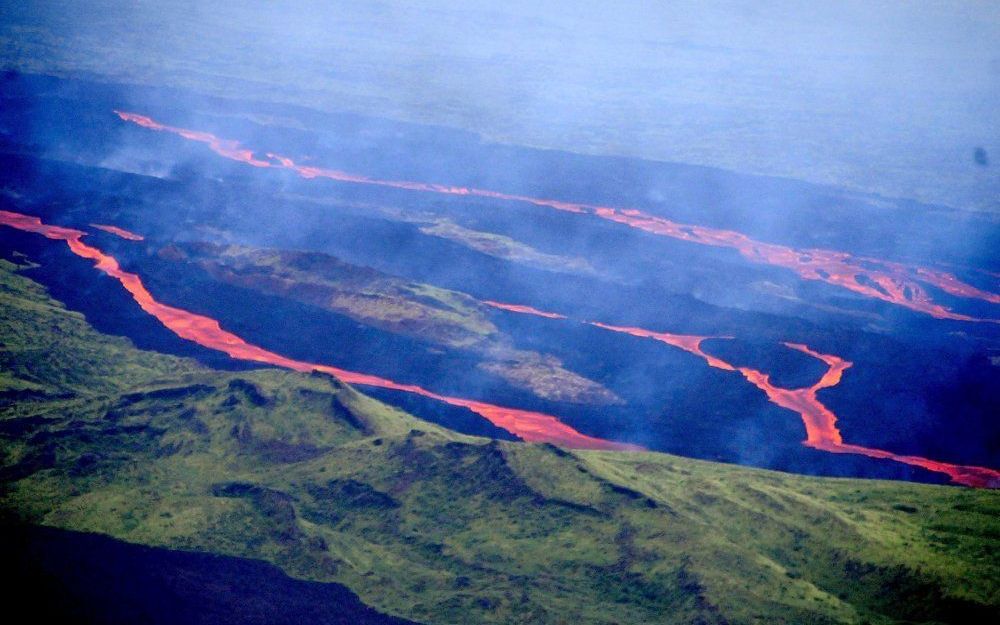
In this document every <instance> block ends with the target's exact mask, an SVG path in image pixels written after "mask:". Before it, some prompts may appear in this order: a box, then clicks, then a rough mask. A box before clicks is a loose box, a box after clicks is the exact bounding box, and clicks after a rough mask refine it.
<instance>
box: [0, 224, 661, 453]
mask: <svg viewBox="0 0 1000 625" xmlns="http://www.w3.org/2000/svg"><path fill="white" fill-rule="evenodd" d="M0 224H2V225H6V226H10V227H12V228H16V229H18V230H22V231H25V232H33V233H36V234H41V235H43V236H45V237H47V238H49V239H56V240H61V241H65V242H66V244H67V245H68V246H69V249H70V250H71V251H72V252H73V253H74V254H76V255H77V256H80V257H82V258H86V259H89V260H92V261H94V262H95V265H96V267H97V269H99V270H100V271H102V272H103V273H105V274H107V275H108V276H111V277H112V278H114V279H116V280H118V282H120V283H121V285H122V286H123V287H125V290H126V291H128V292H129V294H131V295H132V298H133V299H134V300H135V301H136V303H138V304H139V306H140V308H142V310H144V311H145V312H147V313H149V314H150V315H152V316H154V317H155V318H156V319H157V320H158V321H159V322H160V323H162V324H163V325H164V326H166V327H167V329H169V330H170V331H171V332H173V333H174V334H176V335H177V336H179V337H180V338H182V339H186V340H189V341H193V342H195V343H197V344H198V345H201V346H203V347H207V348H209V349H213V350H216V351H220V352H223V353H225V354H227V355H229V356H230V357H231V358H235V359H238V360H247V361H252V362H259V363H264V364H269V365H275V366H278V367H284V368H287V369H292V370H295V371H301V372H306V373H308V372H311V371H322V372H324V373H328V374H330V375H333V376H335V377H337V378H338V379H340V380H342V381H344V382H346V383H348V384H357V385H361V386H373V387H377V388H383V389H389V390H394V391H402V392H405V393H413V394H414V395H420V396H422V397H427V398H430V399H433V400H436V401H440V402H444V403H446V404H449V405H451V406H458V407H461V408H467V409H469V410H471V411H472V412H474V413H476V414H478V415H480V416H481V417H483V418H484V419H486V420H487V421H489V422H490V423H492V424H494V425H496V426H497V427H500V428H503V429H504V430H507V431H508V432H510V433H512V434H514V435H515V436H518V437H520V438H521V439H523V440H525V441H528V442H546V443H553V444H556V445H561V446H564V447H570V448H577V449H609V450H632V451H637V450H640V449H642V448H641V447H639V446H636V445H630V444H627V443H619V442H615V441H609V440H605V439H601V438H595V437H592V436H587V435H586V434H583V433H581V432H578V431H576V430H575V429H573V428H571V427H570V426H568V425H566V424H565V423H562V422H561V421H559V420H558V419H557V418H556V417H553V416H551V415H547V414H543V413H540V412H531V411H528V410H518V409H516V408H506V407H504V406H496V405H493V404H489V403H485V402H481V401H475V400H471V399H462V398H459V397H449V396H447V395H440V394H438V393H435V392H433V391H429V390H427V389H425V388H423V387H420V386H417V385H414V384H401V383H399V382H394V381H392V380H387V379H385V378H380V377H377V376H374V375H369V374H366V373H357V372H354V371H348V370H346V369H340V368H337V367H331V366H329V365H322V364H315V363H309V362H303V361H300V360H293V359H291V358H287V357H285V356H281V355H280V354H276V353H274V352H271V351H268V350H266V349H264V348H262V347H258V346H257V345H252V344H250V343H247V342H246V341H244V340H243V339H242V338H240V337H239V336H236V335H235V334H233V333H231V332H227V331H226V330H223V329H222V327H221V326H220V325H219V322H218V321H216V320H215V319H212V318H210V317H205V316H202V315H198V314H195V313H192V312H189V311H187V310H183V309H181V308H175V307H173V306H168V305H166V304H162V303H160V302H158V301H156V300H155V299H154V298H153V296H152V295H151V294H150V292H149V291H148V290H147V289H146V287H145V285H144V284H143V283H142V280H141V279H140V278H139V276H138V275H136V274H134V273H129V272H127V271H124V270H123V269H122V268H121V266H120V265H119V264H118V260H117V259H115V258H114V257H113V256H109V255H107V254H105V253H104V252H102V251H101V250H99V249H97V248H95V247H92V246H89V245H87V244H86V243H84V242H83V240H82V238H83V237H84V236H85V234H86V233H85V232H82V231H80V230H75V229H72V228H64V227H60V226H52V225H47V224H44V223H42V221H41V220H40V219H39V218H38V217H33V216H30V215H24V214H21V213H15V212H10V211H2V210H0Z"/></svg>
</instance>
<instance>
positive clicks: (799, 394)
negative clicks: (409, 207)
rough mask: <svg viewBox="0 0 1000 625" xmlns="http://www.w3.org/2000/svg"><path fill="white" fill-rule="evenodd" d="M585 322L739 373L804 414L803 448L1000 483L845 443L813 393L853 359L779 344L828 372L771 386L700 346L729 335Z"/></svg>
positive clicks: (968, 470)
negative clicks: (801, 382)
mask: <svg viewBox="0 0 1000 625" xmlns="http://www.w3.org/2000/svg"><path fill="white" fill-rule="evenodd" d="M483 303H484V304H486V305H488V306H492V307H494V308H499V309H501V310H506V311H509V312H515V313H521V314H530V315H536V316H540V317H545V318H548V319H566V318H567V317H566V316H565V315H560V314H558V313H550V312H545V311H542V310H538V309H537V308H532V307H531V306H522V305H516V304H502V303H500V302H492V301H486V302H483ZM585 323H588V324H589V325H592V326H596V327H598V328H602V329H604V330H610V331H612V332H621V333H624V334H629V335H631V336H637V337H641V338H650V339H654V340H657V341H660V342H661V343H666V344H667V345H671V346H673V347H677V348H680V349H683V350H684V351H686V352H688V353H691V354H694V355H695V356H698V357H699V358H701V359H703V360H704V361H705V362H706V363H708V365H709V366H710V367H714V368H716V369H722V370H723V371H738V372H739V373H740V374H741V375H742V376H743V377H744V378H746V379H747V380H748V381H749V382H750V383H751V384H753V385H754V386H756V387H757V388H759V389H760V390H762V391H764V393H765V394H766V395H767V399H768V401H770V402H771V403H772V404H774V405H776V406H780V407H782V408H785V409H787V410H791V411H793V412H796V413H798V414H799V416H800V417H802V423H803V424H804V425H805V429H806V440H805V441H803V443H802V444H803V445H806V446H807V447H812V448H813V449H819V450H821V451H826V452H829V453H834V454H858V455H862V456H867V457H869V458H879V459H883V460H894V461H896V462H900V463H903V464H907V465H911V466H916V467H920V468H922V469H927V470H928V471H934V472H936V473H943V474H945V475H947V476H948V477H950V478H951V480H952V481H953V482H955V483H956V484H964V485H965V486H973V487H976V488H998V487H1000V471H995V470H993V469H989V468H986V467H976V466H965V465H957V464H950V463H947V462H938V461H935V460H929V459H927V458H921V457H920V456H905V455H900V454H894V453H892V452H889V451H884V450H882V449H873V448H871V447H863V446H861V445H852V444H849V443H845V442H844V440H843V437H842V435H841V433H840V429H839V428H838V427H837V415H835V414H834V413H833V411H831V410H830V409H829V408H827V407H826V406H824V405H823V403H822V402H820V401H819V399H818V398H817V397H816V393H818V392H819V391H820V390H822V389H824V388H831V387H834V386H836V385H837V384H839V383H840V380H841V377H842V376H843V374H844V371H846V370H847V369H848V368H850V367H851V364H852V363H851V362H849V361H847V360H844V359H842V358H840V357H838V356H832V355H829V354H821V353H819V352H816V351H814V350H812V349H810V348H809V347H808V346H806V345H802V344H799V343H783V345H785V346H786V347H788V348H789V349H794V350H797V351H800V352H802V353H804V354H808V355H809V356H812V357H813V358H816V359H818V360H821V361H823V363H825V364H826V366H827V370H826V373H824V374H823V376H822V377H821V378H820V379H819V381H818V382H816V383H815V384H813V385H811V386H806V387H802V388H794V389H788V388H782V387H780V386H775V385H774V384H772V383H771V380H770V377H769V376H768V375H767V374H766V373H763V372H761V371H757V370H756V369H751V368H749V367H735V366H733V365H731V364H729V363H728V362H726V361H724V360H722V359H721V358H717V357H715V356H712V355H711V354H708V353H707V352H705V351H704V350H703V349H702V346H701V345H702V343H703V342H704V341H705V340H706V339H710V338H717V339H721V338H731V337H723V336H714V337H713V336H693V335H685V334H670V333H667V332H654V331H652V330H646V329H644V328H636V327H628V326H614V325H609V324H606V323H600V322H597V321H588V322H585Z"/></svg>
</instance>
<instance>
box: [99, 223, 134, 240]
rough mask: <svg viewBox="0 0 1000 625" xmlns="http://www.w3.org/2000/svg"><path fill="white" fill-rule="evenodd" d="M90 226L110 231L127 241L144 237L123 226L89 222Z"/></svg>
mask: <svg viewBox="0 0 1000 625" xmlns="http://www.w3.org/2000/svg"><path fill="white" fill-rule="evenodd" d="M90 225H91V227H92V228H97V229H98V230H103V231H105V232H110V233H111V234H113V235H115V236H119V237H121V238H123V239H127V240H129V241H143V240H145V238H144V237H143V236H142V235H141V234H136V233H134V232H129V231H128V230H126V229H125V228H119V227H118V226H109V225H107V224H90Z"/></svg>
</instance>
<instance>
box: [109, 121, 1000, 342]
mask: <svg viewBox="0 0 1000 625" xmlns="http://www.w3.org/2000/svg"><path fill="white" fill-rule="evenodd" d="M115 113H116V114H117V115H118V117H120V118H121V119H122V120H124V121H127V122H131V123H134V124H137V125H139V126H142V127H143V128H148V129H151V130H157V131H162V132H169V133H172V134H176V135H179V136H181V137H183V138H185V139H189V140H191V141H198V142H200V143H204V144H206V145H207V146H208V147H209V149H211V150H212V151H213V152H215V153H216V154H218V155H220V156H223V157H225V158H228V159H232V160H235V161H239V162H242V163H246V164H249V165H252V166H254V167H277V168H282V169H288V170H291V171H294V172H296V173H298V174H299V175H300V176H302V177H303V178H327V179H330V180H336V181H339V182H349V183H355V184H366V185H376V186H380V187H389V188H394V189H405V190H409V191H421V192H427V193H441V194H447V195H462V196H471V197H481V198H488V199H494V200H502V201H511V202H526V203H529V204H533V205H535V206H544V207H548V208H553V209H556V210H560V211H565V212H570V213H579V214H589V215H594V216H597V217H600V218H601V219H606V220H609V221H613V222H616V223H619V224H623V225H626V226H629V227H632V228H637V229H639V230H642V231H644V232H647V233H650V234H655V235H659V236H666V237H671V238H674V239H680V240H682V241H688V242H691V243H697V244H700V245H706V246H712V247H724V248H730V249H734V250H736V251H737V252H739V253H740V254H741V255H742V256H743V257H744V258H746V259H747V260H749V261H751V262H755V263H762V264H768V265H773V266H777V267H783V268H785V269H789V270H791V271H793V272H795V273H796V274H797V275H798V276H799V277H800V278H802V279H804V280H813V281H820V282H825V283H827V284H832V285H834V286H838V287H841V288H844V289H847V290H850V291H853V292H854V293H857V294H859V295H863V296H865V297H869V298H873V299H877V300H881V301H884V302H888V303H890V304H895V305H897V306H902V307H904V308H907V309H909V310H913V311H916V312H920V313H924V314H927V315H930V316H932V317H935V318H938V319H952V320H957V321H988V322H993V323H997V322H998V320H995V319H979V318H977V317H972V316H969V315H964V314H961V313H956V312H954V311H952V310H951V309H950V308H948V307H946V306H944V305H942V304H938V303H936V302H935V301H934V299H933V298H932V297H931V295H930V293H928V292H927V290H926V289H925V288H924V287H923V286H922V284H928V285H931V286H934V287H936V288H938V289H940V290H942V291H944V292H945V293H948V294H950V295H954V296H957V297H963V298H969V299H977V300H981V301H985V302H989V303H991V304H1000V295H998V294H996V293H991V292H988V291H984V290H982V289H979V288H976V287H974V286H972V285H969V284H966V283H964V282H962V281H961V280H959V279H958V278H957V277H955V276H954V275H952V274H950V273H947V272H943V271H937V270H933V269H926V268H923V267H917V266H911V265H906V264H903V263H897V262H893V261H886V260H880V259H876V258H867V257H855V256H852V255H851V254H847V253H845V252H837V251H832V250H824V249H796V248H792V247H787V246H784V245H778V244H774V243H765V242H761V241H756V240H754V239H751V238H750V237H748V236H747V235H745V234H742V233H740V232H735V231H733V230H723V229H717V228H708V227H704V226H695V225H687V224H681V223H678V222H675V221H671V220H669V219H666V218H664V217H657V216H655V215H650V214H648V213H644V212H642V211H639V210H635V209H628V208H612V207H609V206H599V205H595V204H584V203H578V202H566V201H561V200H553V199H545V198H536V197H531V196H527V195H517V194H511V193H503V192H500V191H491V190H488V189H477V188H475V187H461V186H451V185H442V184H433V183H427V182H413V181H408V180H386V179H380V178H372V177H369V176H365V175H363V174H355V173H350V172H346V171H341V170H336V169H324V168H321V167H315V166H309V165H299V164H297V163H296V162H295V161H294V160H292V159H291V158H289V157H287V156H282V155H280V154H275V153H270V152H269V153H267V155H266V156H267V158H268V160H262V159H259V158H256V157H255V156H254V153H253V152H252V151H251V150H248V149H246V148H242V147H240V145H241V144H240V143H239V142H238V141H234V140H231V139H220V138H218V137H216V136H215V135H213V134H210V133H207V132H200V131H195V130H189V129H187V128H178V127H176V126H168V125H166V124H162V123H160V122H158V121H156V120H154V119H152V118H150V117H147V116H145V115H140V114H138V113H129V112H126V111H117V110H116V111H115Z"/></svg>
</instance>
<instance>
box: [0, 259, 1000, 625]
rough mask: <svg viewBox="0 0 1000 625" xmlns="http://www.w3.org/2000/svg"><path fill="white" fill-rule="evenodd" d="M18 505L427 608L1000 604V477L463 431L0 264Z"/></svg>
mask: <svg viewBox="0 0 1000 625" xmlns="http://www.w3.org/2000/svg"><path fill="white" fill-rule="evenodd" d="M0 310H2V314H0V345H2V346H0V363H2V371H0V509H2V511H3V514H4V516H6V517H7V518H16V519H18V520H21V521H24V522H29V523H34V524H40V525H49V526H54V527H60V528H65V529H73V530H81V531H88V532H97V533H102V534H107V535H110V536H113V537H116V538H119V539H123V540H126V541H129V542H134V543H142V544H148V545H155V546H163V547H170V548H175V549H183V550H196V551H208V552H214V553H221V554H227V555H234V556H243V557H252V558H256V559H261V560H265V561H268V562H271V563H273V564H276V565H277V566H279V567H280V568H282V569H283V570H284V571H286V572H287V573H289V574H290V575H292V576H295V577H298V578H302V579H309V580H316V581H336V582H339V583H343V584H345V585H347V586H348V587H349V588H350V589H352V590H353V591H354V592H356V593H358V595H359V596H360V597H361V598H362V600H364V601H365V602H366V603H368V604H369V605H372V606H374V607H376V608H377V609H379V610H381V611H384V612H387V613H391V614H395V615H399V616H403V617H406V618H410V619H414V620H417V621H421V622H429V623H464V622H485V623H518V622H523V623H529V622H530V623H571V622H572V623H625V622H631V623H755V622H756V623H893V622H946V623H965V622H976V621H985V620H987V619H989V618H990V617H995V616H996V615H997V613H998V611H1000V585H998V583H997V580H998V579H1000V562H998V560H997V557H996V553H997V549H996V548H997V541H998V538H1000V495H998V493H996V492H988V491H973V490H968V489H961V488H951V487H935V486H925V485H918V484H906V483H891V482H874V481H859V480H835V479H818V478H806V477H801V476H794V475H787V474H781V473H774V472H768V471H761V470H753V469H747V468H742V467H734V466H727V465H719V464H713V463H707V462H700V461H695V460H688V459H683V458H678V457H673V456H668V455H664V454H655V453H611V452H570V451H565V450H561V449H558V448H555V447H552V446H549V445H527V444H520V443H498V442H493V441H487V440H484V439H478V438H473V437H467V436H462V435H458V434H455V433H453V432H450V431H447V430H445V429H442V428H440V427H438V426H435V425H432V424H429V423H427V422H424V421H421V420H419V419H417V418H415V417H413V416H411V415H408V414H405V413H402V412H400V411H398V410H395V409H393V408H390V407H388V406H386V405H384V404H381V403H379V402H377V401H375V400H373V399H371V398H369V397H367V396H365V395H363V394H361V393H358V392H357V391H355V390H353V389H352V388H350V387H347V386H345V385H343V384H341V383H339V382H338V381H336V380H334V379H332V378H330V377H328V376H325V375H319V374H314V375H304V374H297V373H292V372H286V371H279V370H258V371H251V372H245V371H244V372H235V373H234V372H220V371H213V370H209V369H206V368H203V367H201V366H199V365H197V364H195V363H193V362H191V361H187V360H183V359H178V358H174V357H169V356H164V355H161V354H156V353H150V352H142V351H139V350H137V349H135V348H134V347H133V346H132V345H131V344H130V343H129V342H128V341H127V340H125V339H121V338H115V337H109V336H106V335H101V334H99V333H97V332H96V331H95V330H93V329H92V328H91V327H90V326H89V325H88V324H87V322H86V320H85V319H84V318H83V317H82V316H81V315H79V314H77V313H74V312H71V311H68V310H66V309H65V308H64V307H63V306H62V305H61V304H60V303H58V302H56V301H53V300H52V299H50V298H49V297H48V295H47V294H46V293H45V291H44V289H43V288H41V287H40V286H39V285H38V284H36V283H33V282H31V281H30V280H28V279H26V278H25V277H23V276H21V275H18V273H17V267H16V266H15V265H13V264H11V263H8V262H6V261H2V262H0Z"/></svg>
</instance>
